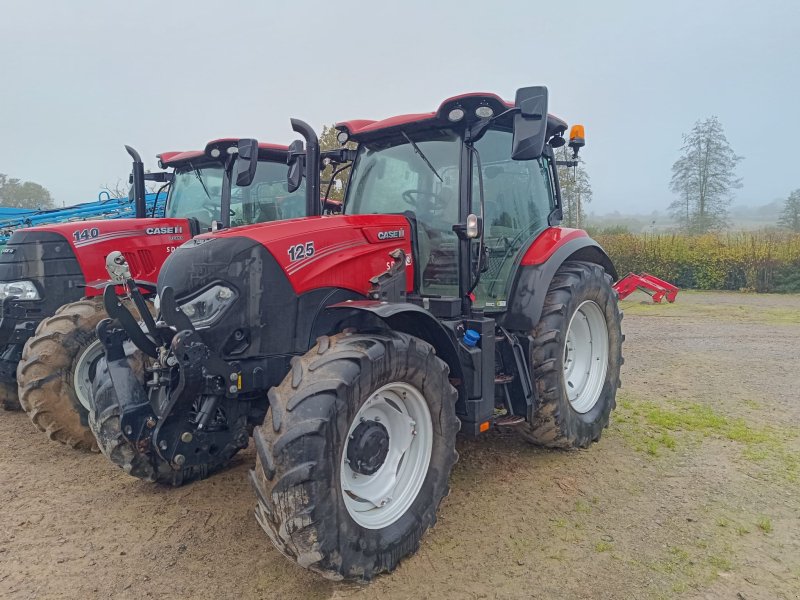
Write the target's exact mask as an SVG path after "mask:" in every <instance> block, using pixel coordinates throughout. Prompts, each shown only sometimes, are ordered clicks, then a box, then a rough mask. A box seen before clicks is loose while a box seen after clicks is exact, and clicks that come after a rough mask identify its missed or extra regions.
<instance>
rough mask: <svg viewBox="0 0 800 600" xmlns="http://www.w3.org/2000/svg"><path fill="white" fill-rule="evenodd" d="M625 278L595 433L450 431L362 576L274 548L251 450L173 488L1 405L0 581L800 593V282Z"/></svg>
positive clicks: (342, 594) (425, 592) (124, 586)
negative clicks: (439, 486) (525, 437)
mask: <svg viewBox="0 0 800 600" xmlns="http://www.w3.org/2000/svg"><path fill="white" fill-rule="evenodd" d="M631 298H632V300H629V301H626V302H624V303H623V305H624V309H625V313H626V315H625V320H624V322H623V329H624V332H625V334H626V336H627V341H626V343H625V346H624V353H625V357H626V362H625V366H624V367H623V376H622V380H623V389H622V390H621V393H620V395H619V397H618V401H619V408H618V410H617V411H616V412H615V413H614V415H613V416H612V424H611V427H610V428H609V430H608V431H607V432H606V434H605V435H604V436H603V438H602V440H601V441H600V443H599V444H596V445H594V446H593V447H592V448H591V449H589V450H586V451H572V452H559V451H546V450H541V449H536V448H532V447H530V446H528V445H526V444H525V443H524V442H522V441H520V440H519V439H518V437H517V436H516V434H514V433H513V432H511V431H506V432H503V431H498V432H494V433H492V434H491V435H488V436H486V437H485V438H481V439H478V440H474V441H463V440H462V441H461V442H460V443H459V452H460V455H461V458H460V461H459V463H458V464H457V465H456V469H455V471H454V475H453V479H452V491H451V494H450V496H449V497H448V498H447V499H446V500H445V502H444V503H443V504H442V507H441V510H440V514H439V522H438V524H437V526H436V527H435V529H433V530H432V531H430V532H429V533H428V534H427V535H426V536H425V538H424V540H423V544H422V547H421V549H420V551H419V552H418V553H417V554H416V555H414V556H412V557H409V558H408V559H406V560H405V561H403V563H402V564H401V566H400V567H399V568H398V569H397V571H395V572H394V573H392V574H390V575H384V576H382V577H379V578H378V579H377V580H376V581H375V582H373V583H372V584H371V585H369V586H361V585H352V584H351V585H347V584H337V583H332V582H329V581H326V580H322V579H320V578H318V577H317V576H315V575H312V574H311V573H308V572H306V571H304V570H303V569H300V568H299V567H296V566H294V565H293V564H292V563H289V562H288V561H287V560H286V559H284V558H283V557H282V556H281V555H280V554H278V552H277V551H276V550H274V549H273V548H272V546H271V545H270V543H269V541H268V540H267V538H266V536H265V535H264V534H263V532H262V531H261V530H260V528H259V527H258V525H257V524H256V521H255V519H254V517H253V506H254V498H253V493H252V492H251V490H250V488H249V485H248V483H247V480H246V472H247V469H249V468H250V467H251V465H252V464H253V462H254V455H253V451H252V450H249V451H247V452H244V453H243V454H242V455H241V456H240V457H239V458H238V460H237V461H236V463H235V465H234V467H233V468H231V469H229V470H228V471H227V472H225V473H223V474H220V475H217V476H214V477H213V478H211V479H209V480H206V481H203V482H199V483H196V484H193V485H190V486H188V487H186V488H179V489H169V488H162V487H156V486H153V485H150V484H146V483H143V482H140V481H137V480H135V479H132V478H130V477H128V476H127V475H125V474H124V473H123V472H121V471H119V470H118V469H116V468H115V467H113V466H112V465H110V464H109V463H107V462H106V460H105V458H103V457H102V456H99V455H89V454H82V453H79V452H74V451H68V450H67V449H66V448H63V447H61V446H58V445H56V444H54V443H53V442H49V441H48V440H47V439H46V437H45V436H43V435H42V434H41V433H38V432H37V431H35V430H34V428H33V426H32V425H31V423H30V422H29V421H28V418H27V417H26V416H25V415H24V414H18V413H4V414H0V597H2V598H108V597H115V598H151V597H152V598H161V597H171V598H189V597H191V598H232V597H239V598H282V599H284V598H285V599H292V598H337V599H340V598H436V599H441V598H640V599H641V598H739V599H748V600H750V599H759V598H763V599H776V598H798V597H800V493H799V492H798V490H800V483H799V482H798V479H800V429H798V426H797V424H798V421H799V420H800V401H799V400H798V390H800V360H798V353H799V352H800V297H798V296H777V295H742V294H719V293H714V294H711V293H681V294H680V295H679V297H678V301H677V303H676V304H674V305H668V306H653V305H647V304H644V303H642V300H645V299H646V297H645V296H638V295H635V296H632V297H631Z"/></svg>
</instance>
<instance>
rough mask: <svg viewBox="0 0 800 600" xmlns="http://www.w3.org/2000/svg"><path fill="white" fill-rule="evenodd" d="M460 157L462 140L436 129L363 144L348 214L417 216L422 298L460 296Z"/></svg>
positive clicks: (353, 175)
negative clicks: (456, 230)
mask: <svg viewBox="0 0 800 600" xmlns="http://www.w3.org/2000/svg"><path fill="white" fill-rule="evenodd" d="M460 159H461V138H460V137H459V136H458V135H457V134H456V133H454V132H453V131H451V130H436V131H426V132H424V134H421V135H420V134H416V135H415V134H408V135H406V134H405V133H402V132H401V133H400V134H399V135H398V136H397V137H396V138H392V139H391V140H386V139H383V140H380V141H377V142H363V143H361V144H360V145H359V148H358V155H357V156H356V160H355V162H354V163H353V174H352V176H351V179H350V185H349V186H348V191H347V201H346V202H345V212H346V213H348V214H354V215H359V214H361V215H363V214H392V213H403V212H405V211H411V212H413V213H414V214H415V216H416V218H417V225H418V227H417V247H418V248H417V250H418V251H417V263H418V264H417V266H416V268H417V270H418V272H419V273H420V292H421V293H422V294H426V295H442V296H452V295H455V294H457V293H458V270H457V265H458V261H457V256H458V254H457V253H458V239H457V238H456V235H455V234H454V233H453V224H454V223H458V179H459V177H458V173H459V162H460Z"/></svg>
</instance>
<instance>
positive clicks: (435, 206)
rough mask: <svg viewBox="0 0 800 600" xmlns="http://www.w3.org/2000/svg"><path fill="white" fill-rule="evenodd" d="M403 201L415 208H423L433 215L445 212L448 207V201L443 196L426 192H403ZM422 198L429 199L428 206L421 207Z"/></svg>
mask: <svg viewBox="0 0 800 600" xmlns="http://www.w3.org/2000/svg"><path fill="white" fill-rule="evenodd" d="M402 197H403V201H404V202H405V203H406V204H408V205H410V206H412V207H414V208H423V209H425V210H428V211H429V212H431V213H434V212H440V211H443V210H444V209H445V208H446V207H447V203H448V202H447V199H446V198H444V197H443V196H442V195H441V194H437V193H435V192H426V191H424V190H406V191H405V192H403V195H402ZM420 198H428V200H427V206H421V205H420V202H419V200H420Z"/></svg>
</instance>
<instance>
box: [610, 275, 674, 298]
mask: <svg viewBox="0 0 800 600" xmlns="http://www.w3.org/2000/svg"><path fill="white" fill-rule="evenodd" d="M614 289H615V290H617V293H618V294H619V299H620V300H622V299H623V298H626V297H627V296H630V295H631V294H632V293H633V292H635V291H636V290H641V291H643V292H644V293H645V294H649V295H650V296H651V297H652V298H653V302H661V299H662V298H664V296H666V297H667V302H675V298H676V297H677V295H678V288H677V287H676V286H674V285H672V284H671V283H668V282H666V281H664V280H663V279H659V278H658V277H655V276H653V275H650V274H648V273H642V274H641V275H636V274H635V273H628V274H627V275H626V276H625V277H623V278H622V279H620V280H619V281H618V282H617V283H615V284H614Z"/></svg>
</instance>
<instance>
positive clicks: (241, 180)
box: [236, 139, 258, 187]
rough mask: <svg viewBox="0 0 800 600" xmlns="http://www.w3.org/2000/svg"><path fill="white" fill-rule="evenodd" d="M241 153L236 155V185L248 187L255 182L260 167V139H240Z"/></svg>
mask: <svg viewBox="0 0 800 600" xmlns="http://www.w3.org/2000/svg"><path fill="white" fill-rule="evenodd" d="M238 148H239V154H238V155H237V157H236V171H237V174H236V185H237V186H238V187H246V186H248V185H250V184H251V183H253V179H255V177H256V169H257V168H258V141H257V140H252V139H244V140H239V144H238Z"/></svg>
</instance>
